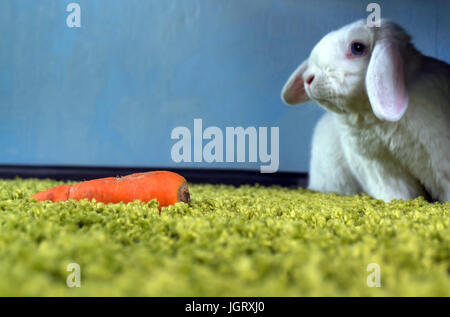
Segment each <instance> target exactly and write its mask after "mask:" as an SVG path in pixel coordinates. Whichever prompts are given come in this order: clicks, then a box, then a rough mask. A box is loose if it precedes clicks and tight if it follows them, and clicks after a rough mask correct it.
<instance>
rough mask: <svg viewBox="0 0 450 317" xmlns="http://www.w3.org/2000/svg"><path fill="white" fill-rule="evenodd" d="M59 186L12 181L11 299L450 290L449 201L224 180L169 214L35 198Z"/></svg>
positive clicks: (142, 206)
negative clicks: (77, 275) (73, 280)
mask: <svg viewBox="0 0 450 317" xmlns="http://www.w3.org/2000/svg"><path fill="white" fill-rule="evenodd" d="M58 184H61V182H56V181H51V180H45V181H42V180H20V179H16V180H0V295H2V296H450V231H449V219H450V217H449V216H450V203H448V202H447V203H444V204H439V203H434V204H431V203H428V202H426V201H424V200H423V199H421V198H418V199H415V200H411V201H406V202H405V201H393V202H391V203H389V204H385V203H384V202H382V201H378V200H375V199H372V198H370V197H368V196H365V195H363V196H356V197H349V196H337V195H325V194H320V193H316V192H312V191H308V190H305V189H287V188H281V187H261V186H242V187H239V188H235V187H232V186H213V185H191V198H192V202H191V203H190V205H187V204H183V203H178V204H177V205H175V206H171V207H169V208H163V209H162V212H161V214H159V212H158V209H157V204H156V202H150V203H138V202H134V203H131V204H128V205H125V204H115V205H105V204H102V203H95V202H88V201H82V202H75V201H69V202H64V203H55V204H54V203H50V202H45V203H37V202H35V201H34V200H31V199H29V198H28V197H29V195H31V194H33V193H35V192H37V191H40V190H44V189H47V188H50V187H52V186H55V185H58ZM70 263H78V264H79V265H80V267H81V287H80V288H76V287H75V288H69V287H67V285H66V279H67V277H68V275H69V274H70V273H71V272H68V271H67V265H68V264H70ZM370 263H376V264H378V265H379V268H380V282H381V287H372V288H371V287H368V285H367V278H368V276H369V275H371V274H372V275H374V274H375V273H372V271H369V272H368V271H367V266H368V265H369V264H370ZM371 281H375V280H371Z"/></svg>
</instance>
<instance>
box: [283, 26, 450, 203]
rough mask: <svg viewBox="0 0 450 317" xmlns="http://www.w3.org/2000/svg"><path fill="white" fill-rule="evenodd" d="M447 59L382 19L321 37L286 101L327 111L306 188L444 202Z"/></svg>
mask: <svg viewBox="0 0 450 317" xmlns="http://www.w3.org/2000/svg"><path fill="white" fill-rule="evenodd" d="M449 86H450V66H449V65H448V64H447V63H445V62H442V61H439V60H437V59H433V58H431V57H426V56H424V55H422V54H421V53H420V52H419V51H417V49H415V48H414V46H413V45H412V44H411V42H410V37H409V35H408V34H407V33H406V32H405V31H404V30H403V29H402V28H401V27H399V26H398V25H396V24H395V23H393V22H391V21H388V20H384V19H382V21H381V25H380V27H368V26H367V25H366V24H365V20H361V21H357V22H354V23H352V24H349V25H347V26H344V27H342V28H341V29H339V30H337V31H334V32H331V33H329V34H328V35H326V36H325V37H324V38H323V39H322V40H321V41H320V42H319V43H318V44H317V45H316V46H315V47H314V49H313V50H312V52H311V55H310V56H309V58H308V59H307V60H306V61H304V62H303V63H302V64H301V65H300V66H299V67H298V68H297V70H295V72H294V73H293V74H292V75H291V77H290V78H289V79H288V81H287V83H286V84H285V86H284V88H283V91H282V99H283V100H284V101H285V102H286V103H287V104H291V105H295V104H299V103H304V102H306V101H309V100H314V101H317V102H318V103H319V104H320V105H321V106H323V107H324V108H326V109H327V110H328V111H327V112H326V113H325V115H324V116H323V117H322V118H321V119H320V121H319V122H318V123H317V126H316V128H315V131H314V137H313V145H312V154H311V166H310V181H309V188H310V189H313V190H318V191H322V192H336V193H339V194H357V193H361V192H366V193H367V194H369V195H371V196H373V197H374V198H376V199H382V200H384V201H386V202H387V201H390V200H392V199H405V200H406V199H410V198H414V197H417V196H425V195H427V194H428V195H430V196H431V198H432V199H433V200H439V201H449V200H450V125H449V122H450V105H449V100H450V93H449Z"/></svg>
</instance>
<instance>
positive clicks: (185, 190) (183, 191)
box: [177, 182, 191, 203]
mask: <svg viewBox="0 0 450 317" xmlns="http://www.w3.org/2000/svg"><path fill="white" fill-rule="evenodd" d="M177 196H178V197H177V198H178V201H182V202H184V203H189V202H190V201H191V195H190V194H189V187H188V184H187V183H186V182H182V183H181V185H180V187H178V193H177Z"/></svg>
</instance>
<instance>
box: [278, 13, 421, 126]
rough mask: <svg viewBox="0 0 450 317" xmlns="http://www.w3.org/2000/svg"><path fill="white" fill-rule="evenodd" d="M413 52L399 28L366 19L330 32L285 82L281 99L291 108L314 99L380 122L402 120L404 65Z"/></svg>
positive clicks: (327, 106)
mask: <svg viewBox="0 0 450 317" xmlns="http://www.w3.org/2000/svg"><path fill="white" fill-rule="evenodd" d="M408 50H413V47H412V45H411V44H410V37H409V35H408V34H407V33H406V32H405V31H404V30H403V29H402V28H401V27H399V26H398V25H396V24H394V23H393V22H390V21H388V20H384V19H382V20H381V25H380V27H368V26H367V25H366V23H365V20H360V21H357V22H354V23H352V24H349V25H346V26H344V27H342V28H341V29H339V30H336V31H333V32H331V33H329V34H327V35H326V36H325V37H324V38H323V39H322V40H321V41H320V42H319V43H318V44H317V45H316V46H315V47H314V49H313V50H312V52H311V55H310V56H309V58H308V59H307V60H305V61H304V62H303V63H302V64H301V65H300V66H299V67H298V68H297V69H296V70H295V71H294V73H293V74H292V75H291V77H290V78H289V79H288V81H287V82H286V84H285V86H284V88H283V91H282V99H283V100H284V101H285V102H286V103H287V104H290V105H296V104H301V103H304V102H307V101H309V100H315V101H317V102H318V103H319V104H320V105H322V106H324V107H325V108H327V109H328V110H330V111H333V112H337V113H355V112H356V113H361V112H368V111H373V113H374V114H375V115H376V116H377V117H378V118H380V119H383V120H388V121H397V120H399V119H400V118H401V117H402V116H403V114H404V113H405V111H406V108H407V107H408V93H407V90H406V85H405V75H404V69H403V68H404V63H403V60H404V58H405V57H406V55H407V54H409V53H407V51H408Z"/></svg>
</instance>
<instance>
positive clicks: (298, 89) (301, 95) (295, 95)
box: [281, 60, 309, 105]
mask: <svg viewBox="0 0 450 317" xmlns="http://www.w3.org/2000/svg"><path fill="white" fill-rule="evenodd" d="M307 67H308V60H306V61H304V62H303V63H301V64H300V66H299V67H297V69H296V70H295V71H294V72H293V73H292V75H291V76H290V77H289V79H288V81H287V82H286V84H285V85H284V87H283V90H282V91H281V98H282V99H283V101H284V102H285V103H287V104H289V105H297V104H300V103H304V102H307V101H308V100H309V97H308V95H307V94H306V91H305V82H304V81H303V73H304V72H305V70H306V68H307Z"/></svg>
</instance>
